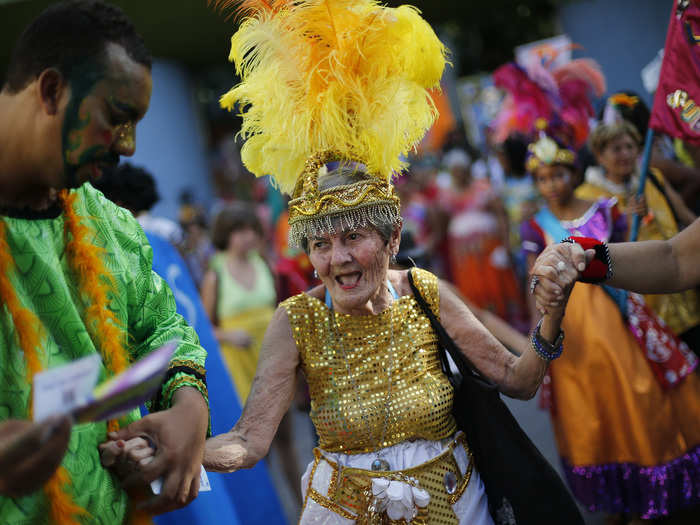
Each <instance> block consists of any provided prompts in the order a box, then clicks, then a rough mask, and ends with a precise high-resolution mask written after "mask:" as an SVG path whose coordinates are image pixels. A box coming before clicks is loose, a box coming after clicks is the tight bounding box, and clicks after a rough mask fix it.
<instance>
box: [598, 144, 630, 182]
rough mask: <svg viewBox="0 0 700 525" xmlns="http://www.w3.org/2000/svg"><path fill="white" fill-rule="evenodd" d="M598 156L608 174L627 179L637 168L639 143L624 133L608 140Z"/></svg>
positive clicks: (618, 178) (619, 178)
mask: <svg viewBox="0 0 700 525" xmlns="http://www.w3.org/2000/svg"><path fill="white" fill-rule="evenodd" d="M596 157H597V159H598V164H600V165H601V166H602V167H603V169H604V170H605V173H606V174H607V175H608V176H610V177H613V178H615V179H617V180H624V181H626V180H628V179H629V178H630V177H631V176H632V174H633V173H634V172H635V171H636V169H637V158H638V157H639V145H638V144H637V142H636V141H635V140H634V139H633V138H632V137H630V136H629V135H627V134H624V135H621V136H619V137H618V138H616V139H614V140H611V141H610V142H608V144H607V146H605V148H604V149H603V151H601V152H600V153H599V154H598V155H596Z"/></svg>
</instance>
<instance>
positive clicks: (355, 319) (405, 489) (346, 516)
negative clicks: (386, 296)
mask: <svg viewBox="0 0 700 525" xmlns="http://www.w3.org/2000/svg"><path fill="white" fill-rule="evenodd" d="M217 4H220V5H224V6H227V5H231V4H232V5H238V4H240V9H239V11H238V13H239V15H240V16H242V22H241V25H240V28H239V29H238V31H237V32H236V33H235V34H234V36H233V37H232V40H231V41H232V47H231V59H232V60H233V61H234V62H235V64H236V69H237V72H238V73H239V74H240V76H241V79H242V82H241V84H239V85H238V86H236V87H234V88H233V89H232V90H231V91H230V92H229V93H228V94H226V95H224V97H223V98H222V105H224V106H225V107H228V108H233V107H234V106H235V105H236V104H238V105H239V107H240V108H241V110H242V116H243V128H242V135H243V137H244V138H245V139H246V142H245V144H244V146H243V149H242V152H241V156H242V159H243V162H244V163H245V165H246V167H247V168H248V169H249V170H250V171H251V172H253V173H254V174H255V175H258V176H262V175H266V174H271V175H272V176H273V178H274V180H275V182H276V184H277V185H278V186H279V187H280V189H281V190H282V191H284V192H287V193H290V194H291V196H292V199H291V201H290V202H289V224H290V232H289V236H290V244H292V245H295V246H303V245H304V244H305V243H306V242H307V241H308V240H309V239H311V238H313V236H314V235H317V234H326V233H333V232H335V231H338V230H345V229H352V228H360V227H368V226H370V227H371V226H376V225H379V224H386V223H390V224H396V223H398V221H399V217H400V202H399V198H398V197H397V195H396V194H395V191H394V187H393V185H392V184H391V180H390V179H391V177H392V175H394V174H395V173H398V172H400V171H401V170H402V169H403V168H404V167H405V163H404V162H403V161H401V160H400V157H401V156H402V155H406V154H407V153H408V152H409V151H410V149H411V148H412V147H413V146H414V145H415V144H416V143H417V142H418V141H419V140H420V139H421V138H422V137H423V135H424V134H425V132H426V131H427V129H428V128H429V127H430V126H431V124H432V123H433V122H434V120H435V118H436V110H435V107H434V104H433V102H432V99H431V98H430V95H429V93H428V91H427V89H429V88H434V87H438V86H439V82H440V78H441V76H442V71H443V69H444V65H445V49H444V47H443V45H442V44H441V43H440V41H439V40H438V39H437V37H436V36H435V34H434V32H433V31H432V29H431V28H430V26H429V25H428V24H427V23H426V22H425V21H424V20H423V19H422V18H421V17H420V15H419V14H418V12H417V10H415V9H414V8H412V7H409V6H402V7H399V8H395V9H392V8H386V7H382V6H381V5H380V4H379V3H378V2H376V1H374V0H352V1H350V0H333V1H319V0H315V1H276V2H275V1H273V2H261V1H245V2H226V1H224V2H217ZM336 166H340V167H345V169H347V170H350V171H356V172H359V173H362V175H361V177H364V178H360V181H359V182H355V183H353V184H348V185H344V186H337V187H332V188H329V189H323V180H324V179H323V178H324V176H325V174H326V173H328V172H330V171H333V170H334V169H335V167H336ZM418 275H419V276H420V278H419V280H420V284H421V286H422V291H423V292H424V294H425V296H426V297H430V300H431V302H432V305H433V308H434V309H435V311H436V312H439V297H438V284H437V278H436V277H435V276H433V275H431V274H429V273H427V272H419V273H418ZM389 285H390V283H387V286H389ZM394 297H395V300H394V301H393V303H392V305H391V306H390V307H389V308H388V309H387V310H385V311H384V312H382V313H381V314H378V315H370V316H361V317H360V316H350V315H343V314H339V313H337V312H335V311H334V310H333V305H332V301H331V299H330V296H327V298H326V301H325V302H323V301H319V300H317V299H315V298H313V297H311V296H309V295H307V294H299V295H296V296H293V297H291V298H289V299H287V300H286V301H284V302H283V303H282V307H284V308H285V309H286V311H287V313H288V315H289V321H290V324H291V328H292V333H293V336H294V339H295V341H296V344H297V348H298V349H299V354H300V358H301V367H302V370H303V372H304V374H305V375H306V379H307V381H308V383H309V387H310V391H311V417H312V419H313V421H314V424H315V426H316V430H317V432H318V434H319V438H320V446H319V448H317V449H316V450H315V460H314V461H313V463H312V464H311V465H310V466H309V469H308V470H307V472H306V474H305V475H304V478H303V494H304V506H303V509H302V515H301V519H300V523H302V524H308V523H325V524H332V523H338V524H345V523H362V524H370V523H372V524H379V523H407V522H411V523H414V524H428V523H430V524H438V525H439V524H448V523H449V524H457V523H472V524H482V523H491V518H490V516H489V514H488V508H487V501H486V496H485V493H484V489H483V484H482V483H481V482H480V478H479V474H478V472H476V469H474V468H473V465H472V461H471V457H470V452H469V450H468V447H467V446H466V444H465V441H464V438H463V437H462V435H461V434H459V433H456V426H455V421H454V418H453V416H452V414H451V408H452V398H453V389H452V387H451V385H450V383H449V382H448V380H447V378H446V377H445V375H444V374H443V372H442V370H441V368H440V362H439V358H438V354H437V338H436V335H435V334H434V333H433V331H432V329H431V328H430V324H429V321H428V320H427V318H426V317H425V316H424V315H423V314H422V313H421V309H420V307H419V306H418V304H417V303H416V301H415V299H414V298H413V296H405V297H397V296H396V295H395V293H394Z"/></svg>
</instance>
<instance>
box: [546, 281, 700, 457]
mask: <svg viewBox="0 0 700 525" xmlns="http://www.w3.org/2000/svg"><path fill="white" fill-rule="evenodd" d="M562 328H563V329H564V331H565V332H566V341H565V343H564V353H563V354H562V356H561V358H559V359H557V360H555V361H553V362H552V364H551V365H550V370H551V376H552V390H553V399H554V407H553V413H554V417H553V422H554V429H555V434H556V438H557V444H558V446H559V452H560V454H561V456H562V458H563V459H564V460H565V461H566V462H567V463H569V464H571V465H574V466H589V465H608V464H611V463H617V464H624V463H633V464H635V465H640V466H643V467H651V466H656V465H664V464H668V463H669V462H672V461H674V460H677V459H678V458H680V457H682V456H683V455H684V454H686V453H687V452H688V451H689V450H691V449H693V447H696V446H697V445H700V377H699V376H697V375H696V374H691V375H689V376H688V377H686V378H685V379H684V380H683V382H682V383H681V384H680V385H678V386H677V387H674V388H672V389H670V390H666V391H664V390H662V388H661V386H660V385H659V382H658V381H657V380H656V378H655V377H654V374H653V372H652V370H651V367H650V366H649V363H648V362H647V361H646V358H645V357H644V353H643V352H642V351H641V350H640V348H639V345H638V343H637V341H636V339H635V338H634V336H633V335H632V334H631V332H630V331H629V329H628V328H627V326H626V325H625V322H624V321H623V319H622V315H621V314H620V312H619V310H618V309H617V307H616V306H615V304H614V302H613V300H612V299H611V298H610V297H609V296H608V295H607V294H606V293H605V291H604V290H603V289H602V288H601V287H599V286H595V285H590V284H583V283H578V284H576V286H574V289H573V292H572V293H571V297H570V299H569V302H568V305H567V307H566V315H565V316H564V322H563V324H562Z"/></svg>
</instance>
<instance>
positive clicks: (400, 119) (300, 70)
mask: <svg viewBox="0 0 700 525" xmlns="http://www.w3.org/2000/svg"><path fill="white" fill-rule="evenodd" d="M211 1H214V2H215V3H216V4H218V5H220V6H223V7H229V6H233V7H236V8H237V10H238V15H239V16H240V18H241V19H242V21H241V25H240V27H239V29H238V31H236V33H235V34H234V35H233V37H232V38H231V53H230V57H229V58H230V59H231V60H232V61H233V62H234V63H235V66H236V72H237V73H238V74H239V76H240V77H241V83H240V84H238V85H237V86H235V87H234V88H233V89H231V90H230V91H229V92H228V93H227V94H225V95H224V96H223V97H222V98H221V105H222V106H223V107H225V108H228V109H230V110H232V109H234V108H238V109H239V110H240V113H241V116H242V118H243V126H242V128H241V136H242V137H243V138H244V139H245V143H244V145H243V148H242V149H241V158H242V160H243V163H244V164H245V166H246V167H247V168H248V170H250V171H251V172H252V173H253V174H255V175H256V176H264V175H271V176H272V178H273V181H274V183H275V184H276V185H277V186H278V187H279V189H280V190H281V191H283V192H284V193H288V194H292V197H293V200H292V201H291V202H290V224H291V226H292V240H293V241H298V240H300V238H301V236H303V235H305V234H307V233H309V232H313V231H317V230H318V229H319V228H320V227H321V226H324V225H325V229H326V231H328V230H332V222H333V220H332V218H338V216H339V214H342V213H345V215H344V216H343V217H344V218H343V220H344V221H350V222H351V223H353V224H362V222H363V221H366V222H370V223H373V222H372V221H373V220H374V219H372V217H374V218H376V217H379V216H381V215H383V214H388V215H390V216H392V217H393V216H394V215H396V216H397V217H398V199H397V198H396V196H395V194H394V192H393V188H392V187H391V183H390V182H389V181H390V179H391V177H392V176H393V175H394V174H398V173H400V172H401V171H402V170H403V169H404V168H405V167H406V163H405V162H404V161H403V160H402V157H405V156H406V155H408V153H409V152H410V151H411V150H412V149H413V148H414V147H415V145H416V144H417V143H418V142H419V141H420V140H421V139H422V138H423V136H424V135H425V133H426V131H427V130H428V129H430V127H431V126H432V124H433V122H434V121H435V119H436V118H437V110H436V108H435V104H434V103H433V100H432V98H431V96H430V93H429V92H428V90H429V89H431V88H439V86H440V79H441V78H442V72H443V70H444V67H445V63H446V49H445V47H444V46H443V45H442V43H441V42H440V40H439V39H438V38H437V36H436V35H435V33H434V31H433V30H432V28H431V27H430V25H429V24H428V23H427V22H426V21H425V20H423V18H421V16H420V13H419V12H418V10H417V9H415V8H413V7H411V6H405V5H404V6H401V7H397V8H389V7H385V6H383V5H381V4H380V3H379V2H378V1H377V0H264V1H263V0H211ZM327 152H333V155H331V156H329V155H328V153H327ZM329 160H340V161H347V162H349V163H350V162H357V163H359V164H362V165H363V166H364V169H363V170H362V171H363V172H364V173H365V174H367V175H368V177H369V179H370V180H364V181H362V182H358V183H356V184H352V185H348V186H347V187H340V188H334V189H333V191H330V190H329V191H323V192H321V193H319V191H318V176H319V170H322V168H323V166H324V164H325V163H326V162H328V161H329ZM369 209H372V210H374V211H373V212H372V213H371V214H370V213H369V211H368V210H369ZM360 212H362V213H360ZM370 215H371V217H370ZM388 215H387V216H388ZM345 217H347V218H348V219H346V218H345ZM350 217H353V218H352V219H349V218H350ZM336 222H337V221H336ZM329 226H330V227H329ZM295 244H297V243H296V242H295Z"/></svg>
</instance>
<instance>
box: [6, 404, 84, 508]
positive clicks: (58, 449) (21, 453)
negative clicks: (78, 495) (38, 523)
mask: <svg viewBox="0 0 700 525" xmlns="http://www.w3.org/2000/svg"><path fill="white" fill-rule="evenodd" d="M70 432H71V423H70V419H69V418H67V417H63V418H52V419H49V420H47V421H44V422H43V423H33V422H31V421H23V420H18V419H9V420H7V421H3V422H0V495H2V496H9V497H11V498H16V497H19V496H24V495H26V494H28V493H30V492H33V491H35V490H38V489H40V488H41V487H42V486H43V485H44V483H46V481H48V479H49V478H50V477H51V476H52V475H53V473H54V472H55V471H56V469H57V468H58V466H59V465H60V464H61V460H62V459H63V456H64V454H65V453H66V449H67V448H68V441H69V440H70Z"/></svg>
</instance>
